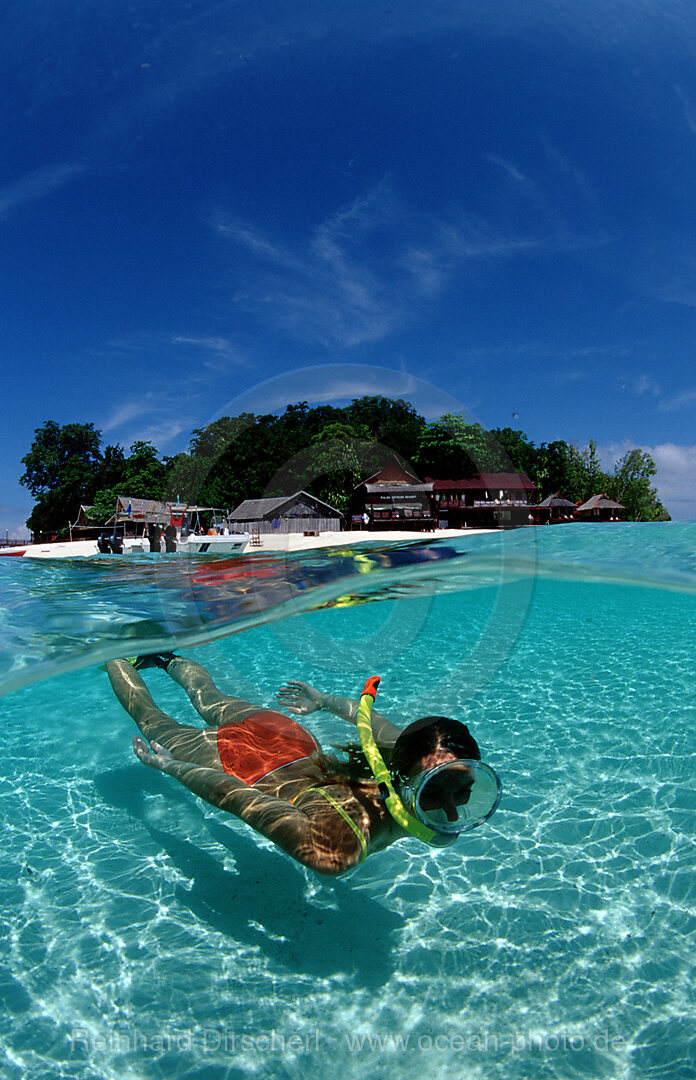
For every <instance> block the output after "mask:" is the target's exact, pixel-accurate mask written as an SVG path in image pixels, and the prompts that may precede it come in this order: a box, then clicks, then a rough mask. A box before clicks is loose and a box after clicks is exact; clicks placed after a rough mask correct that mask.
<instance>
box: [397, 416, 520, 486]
mask: <svg viewBox="0 0 696 1080" xmlns="http://www.w3.org/2000/svg"><path fill="white" fill-rule="evenodd" d="M416 467H417V469H418V471H419V472H420V474H421V475H422V476H433V477H437V478H438V479H452V480H454V479H461V478H466V477H470V476H474V475H476V473H481V472H509V471H510V469H511V465H510V459H509V458H508V456H507V454H506V453H505V451H504V449H503V448H502V447H501V445H500V444H499V442H498V440H497V439H496V438H495V436H494V435H493V433H492V432H490V431H486V429H485V428H484V427H482V425H481V424H472V423H469V422H468V421H467V420H466V419H465V418H464V417H463V416H458V415H456V414H453V413H445V414H444V416H441V417H440V418H439V419H438V420H434V421H432V422H431V423H430V424H427V425H426V426H425V427H424V429H423V430H422V433H421V437H420V441H419V447H418V453H417V457H416Z"/></svg>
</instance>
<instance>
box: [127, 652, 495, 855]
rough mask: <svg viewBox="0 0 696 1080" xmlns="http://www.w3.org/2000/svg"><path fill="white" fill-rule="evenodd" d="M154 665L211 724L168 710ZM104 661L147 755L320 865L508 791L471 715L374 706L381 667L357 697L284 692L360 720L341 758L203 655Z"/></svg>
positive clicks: (427, 832)
mask: <svg viewBox="0 0 696 1080" xmlns="http://www.w3.org/2000/svg"><path fill="white" fill-rule="evenodd" d="M144 667H161V668H162V669H163V670H164V671H166V672H167V674H168V675H169V676H170V677H171V678H172V679H173V680H174V681H175V682H177V683H178V684H179V685H180V686H181V687H183V689H184V690H185V691H186V693H187V694H188V696H189V698H190V700H191V702H192V704H193V706H194V708H195V709H196V711H197V712H198V713H199V715H200V716H201V717H202V719H203V720H204V721H205V723H206V725H208V726H207V727H206V728H204V729H200V728H196V727H192V726H189V725H186V724H180V723H178V721H176V720H174V719H173V718H172V717H170V716H167V715H166V713H164V712H162V711H161V710H160V709H159V708H158V707H157V705H156V704H155V702H154V701H153V699H152V697H151V695H150V692H149V691H148V689H147V687H146V686H145V683H144V682H143V679H142V678H141V676H140V675H139V673H138V671H137V670H136V668H144ZM106 669H107V672H108V674H109V678H110V680H111V685H112V687H113V689H114V692H115V694H116V696H117V698H118V700H119V701H120V702H121V704H122V705H123V707H124V708H125V709H126V711H127V712H128V713H129V714H130V715H131V716H132V718H133V719H134V720H135V722H136V724H137V725H138V727H139V729H140V732H141V734H142V735H143V736H144V739H143V738H140V737H139V736H135V738H134V739H133V750H134V753H135V755H136V757H137V758H138V759H139V760H140V761H141V762H142V763H143V764H144V765H148V766H149V767H150V768H153V769H158V770H160V771H161V772H164V773H167V774H168V775H169V776H173V777H174V778H175V779H176V780H178V781H179V782H180V783H181V784H183V785H184V787H187V788H188V789H189V790H190V791H192V792H193V793H194V794H195V795H198V796H200V797H201V798H202V799H205V800H206V801H207V802H209V803H211V804H212V805H213V806H217V807H219V808H220V809H221V810H226V811H228V812H229V813H231V814H234V815H235V816H236V817H238V818H241V819H242V821H245V822H246V823H247V824H248V825H251V827H252V828H253V829H255V830H256V831H257V832H259V833H261V834H262V835H263V836H265V837H267V838H268V839H269V840H272V841H273V842H274V843H275V844H277V845H278V846H279V847H280V848H281V849H282V850H283V851H285V852H286V853H287V854H288V855H290V856H291V857H292V858H293V859H295V860H296V861H297V862H299V863H302V865H304V866H307V867H310V868H311V869H312V870H316V871H318V872H319V873H321V874H327V875H331V876H336V875H338V874H342V873H345V871H346V870H349V869H351V868H352V867H354V866H356V865H358V863H360V862H362V861H363V859H364V858H365V857H366V856H367V855H368V854H369V853H370V852H374V851H380V850H382V849H383V848H385V847H387V846H388V845H389V844H392V843H393V842H394V841H395V840H399V839H401V838H403V837H404V836H407V835H409V834H411V835H415V836H417V837H418V838H419V839H421V840H423V841H424V842H425V843H428V844H432V845H434V846H436V847H441V846H446V845H448V844H450V843H452V842H453V841H454V840H455V839H456V837H457V836H458V834H459V833H460V832H463V831H467V830H469V829H472V828H474V827H475V826H476V825H479V824H480V823H481V822H482V821H485V820H486V818H488V817H490V815H491V814H492V813H493V812H494V810H495V809H496V807H497V805H498V802H499V800H500V781H499V780H498V777H497V775H496V773H495V772H494V771H493V769H491V768H490V767H489V766H488V765H484V764H483V763H482V762H481V760H480V757H481V755H480V752H479V748H478V745H477V743H476V741H475V739H474V738H473V737H472V736H471V735H470V733H469V730H468V728H467V727H465V726H464V724H461V723H459V722H458V721H456V720H450V719H447V718H446V717H440V716H429V717H424V718H423V719H421V720H417V721H415V723H413V724H410V725H409V726H408V727H407V728H405V729H404V730H403V731H402V730H401V729H399V728H398V727H396V726H395V725H394V724H392V723H391V722H390V721H389V720H387V719H386V718H385V717H384V716H380V715H379V714H378V713H376V712H374V711H373V710H372V705H373V702H374V697H375V694H376V690H377V684H378V683H379V679H377V678H373V679H369V680H368V682H367V684H366V686H365V690H364V691H363V694H362V696H361V698H360V701H359V702H358V701H353V700H351V699H349V698H344V697H336V696H333V695H331V694H324V693H321V692H320V691H319V690H315V689H314V687H312V686H309V685H308V684H307V683H302V682H294V681H288V683H287V684H286V685H285V686H282V687H280V689H279V690H278V692H277V695H276V696H277V697H278V699H279V701H280V702H281V703H282V704H283V705H284V706H285V708H287V709H288V710H289V711H290V712H293V713H295V714H297V715H301V716H305V715H307V714H310V713H313V712H318V711H327V712H332V713H334V714H335V715H336V716H339V717H341V718H343V719H344V720H347V721H349V722H350V723H354V724H356V726H357V727H358V733H359V736H360V745H359V746H358V745H357V744H356V745H353V746H348V747H345V748H344V749H345V751H346V754H347V760H345V761H340V760H339V759H338V758H337V757H336V756H335V755H333V754H332V755H327V754H324V753H323V752H322V750H321V747H320V746H319V743H318V742H317V740H316V739H315V738H314V736H313V735H312V734H311V733H310V732H309V731H308V730H307V729H306V728H304V727H302V725H301V724H299V723H298V722H297V721H295V720H293V719H291V718H290V717H288V716H285V715H284V714H283V713H279V712H276V711H275V710H271V709H263V708H260V707H259V706H257V705H253V704H251V703H250V702H248V701H244V700H242V699H241V698H235V697H229V696H227V695H225V694H223V693H222V692H221V691H220V690H219V689H218V688H217V687H216V686H215V684H214V682H213V680H212V678H211V676H210V674H209V673H208V672H207V671H206V669H205V668H203V667H201V665H200V664H197V663H196V662H195V661H193V660H189V659H186V658H184V657H179V656H174V655H172V654H171V653H165V654H161V655H158V656H147V657H140V658H138V660H137V661H136V663H135V665H134V664H133V663H131V662H130V661H128V660H112V661H110V662H109V663H108V664H107V665H106ZM145 740H147V742H146V741H145ZM148 743H149V746H148Z"/></svg>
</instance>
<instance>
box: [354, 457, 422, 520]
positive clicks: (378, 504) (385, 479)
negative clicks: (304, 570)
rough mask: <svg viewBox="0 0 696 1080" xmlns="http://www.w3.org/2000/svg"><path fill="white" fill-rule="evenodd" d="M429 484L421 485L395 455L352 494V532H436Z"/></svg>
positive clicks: (411, 470) (409, 468)
mask: <svg viewBox="0 0 696 1080" xmlns="http://www.w3.org/2000/svg"><path fill="white" fill-rule="evenodd" d="M432 490H433V485H432V483H431V482H426V483H423V481H422V480H420V479H419V478H418V476H416V474H415V472H414V471H413V469H412V468H411V466H410V465H408V464H407V463H406V462H405V461H403V459H402V458H400V457H399V456H398V455H397V454H394V455H393V456H392V457H391V458H390V459H389V460H388V461H387V463H386V465H385V466H384V468H383V469H380V470H379V472H376V473H374V474H373V475H372V476H368V478H367V480H363V482H362V483H361V484H358V486H357V487H356V488H355V491H354V492H353V502H352V523H353V528H356V527H358V528H359V527H360V525H361V523H362V522H363V521H364V518H365V516H366V517H367V521H364V524H365V525H366V527H367V528H369V529H378V530H380V531H384V530H392V529H403V530H408V531H417V532H426V531H427V532H430V531H432V530H433V529H434V528H435V524H436V523H435V518H434V516H433V512H432V508H431V502H430V499H431V495H432Z"/></svg>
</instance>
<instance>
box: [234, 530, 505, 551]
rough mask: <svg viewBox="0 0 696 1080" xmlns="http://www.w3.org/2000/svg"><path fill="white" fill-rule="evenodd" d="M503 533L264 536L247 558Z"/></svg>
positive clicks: (444, 532) (247, 549)
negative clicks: (262, 553) (271, 553)
mask: <svg viewBox="0 0 696 1080" xmlns="http://www.w3.org/2000/svg"><path fill="white" fill-rule="evenodd" d="M503 531H504V530H502V529H436V530H435V531H434V532H420V531H412V532H407V531H406V530H398V531H397V530H391V529H390V530H384V531H382V532H380V531H379V530H374V531H369V530H365V531H364V532H362V531H358V530H357V529H356V530H355V531H350V532H349V531H346V532H322V533H319V534H318V536H305V535H304V534H303V533H277V534H275V535H274V534H273V533H261V546H260V547H255V546H252V545H251V544H248V545H247V547H246V548H245V549H244V552H243V555H253V554H254V553H255V552H264V551H268V552H270V551H311V550H312V549H314V548H328V547H346V546H348V545H353V544H375V543H376V544H388V543H397V542H400V543H404V542H409V541H414V540H423V541H430V540H453V539H455V538H456V539H460V538H461V537H463V536H481V535H482V534H484V533H491V532H503Z"/></svg>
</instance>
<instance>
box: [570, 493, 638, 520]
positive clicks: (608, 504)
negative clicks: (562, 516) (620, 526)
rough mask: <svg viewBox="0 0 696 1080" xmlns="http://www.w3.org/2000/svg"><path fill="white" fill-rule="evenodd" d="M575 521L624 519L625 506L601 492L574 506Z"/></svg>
mask: <svg viewBox="0 0 696 1080" xmlns="http://www.w3.org/2000/svg"><path fill="white" fill-rule="evenodd" d="M575 520H576V521H625V520H626V508H625V506H622V505H621V503H617V502H614V500H613V499H609V498H607V496H606V495H604V494H603V493H602V494H601V495H593V496H592V498H591V499H588V500H587V502H584V503H580V505H579V506H576V507H575Z"/></svg>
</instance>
